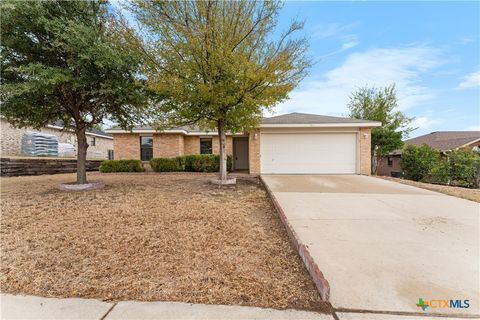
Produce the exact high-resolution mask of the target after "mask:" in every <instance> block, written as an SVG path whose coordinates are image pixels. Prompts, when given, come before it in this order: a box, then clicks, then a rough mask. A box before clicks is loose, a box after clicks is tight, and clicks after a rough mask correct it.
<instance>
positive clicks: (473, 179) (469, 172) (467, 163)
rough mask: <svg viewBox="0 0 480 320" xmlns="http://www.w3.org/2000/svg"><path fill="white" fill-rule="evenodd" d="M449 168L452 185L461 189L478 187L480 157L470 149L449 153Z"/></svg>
mask: <svg viewBox="0 0 480 320" xmlns="http://www.w3.org/2000/svg"><path fill="white" fill-rule="evenodd" d="M447 156H448V167H449V174H450V180H451V184H453V185H457V186H461V187H468V188H472V187H476V186H477V182H478V169H479V162H480V160H479V159H480V156H478V155H476V154H475V153H474V152H472V151H470V150H468V149H458V150H454V151H451V152H449V153H448V155H447Z"/></svg>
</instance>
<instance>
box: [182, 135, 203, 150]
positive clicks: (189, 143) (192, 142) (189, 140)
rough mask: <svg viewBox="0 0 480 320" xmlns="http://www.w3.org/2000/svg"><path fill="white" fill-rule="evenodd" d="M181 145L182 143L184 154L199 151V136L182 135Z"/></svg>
mask: <svg viewBox="0 0 480 320" xmlns="http://www.w3.org/2000/svg"><path fill="white" fill-rule="evenodd" d="M183 145H184V150H185V151H184V152H185V154H199V153H200V137H199V136H185V137H183Z"/></svg>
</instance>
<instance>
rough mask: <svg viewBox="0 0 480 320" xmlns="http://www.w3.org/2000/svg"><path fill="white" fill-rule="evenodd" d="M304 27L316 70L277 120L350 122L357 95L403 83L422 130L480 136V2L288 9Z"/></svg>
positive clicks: (295, 5)
mask: <svg viewBox="0 0 480 320" xmlns="http://www.w3.org/2000/svg"><path fill="white" fill-rule="evenodd" d="M292 19H296V20H304V21H305V29H304V31H303V32H304V34H305V35H306V36H307V38H308V39H309V42H310V55H311V56H312V58H313V59H314V60H315V62H316V63H315V65H314V66H313V67H312V69H311V70H310V74H309V76H308V77H307V78H305V79H304V80H303V81H302V83H301V84H300V85H299V87H298V88H296V89H295V90H294V91H293V92H292V93H291V94H290V100H288V101H287V102H284V103H282V104H280V105H278V106H277V109H276V110H277V111H276V114H282V113H287V112H294V111H296V112H307V113H318V114H326V115H337V116H342V115H343V116H344V115H347V113H348V110H347V108H346V104H347V102H348V96H349V94H350V93H351V92H353V91H355V89H356V88H357V87H361V86H365V85H369V86H377V87H381V86H385V85H388V84H390V83H396V85H397V91H398V96H399V108H400V109H401V110H402V111H403V112H405V113H406V114H408V115H409V116H414V117H415V118H416V120H415V123H414V124H415V126H417V127H419V129H417V130H416V131H414V132H413V133H412V134H411V137H414V136H418V135H422V134H425V133H428V132H431V131H440V130H480V44H479V39H480V2H314V1H311V2H299V1H290V2H286V3H285V5H284V7H283V9H282V12H281V14H280V21H279V28H280V29H285V28H287V26H288V25H289V22H290V21H291V20H292Z"/></svg>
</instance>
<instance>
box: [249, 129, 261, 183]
mask: <svg viewBox="0 0 480 320" xmlns="http://www.w3.org/2000/svg"><path fill="white" fill-rule="evenodd" d="M248 166H249V168H250V174H260V129H255V130H253V131H252V132H250V134H249V136H248Z"/></svg>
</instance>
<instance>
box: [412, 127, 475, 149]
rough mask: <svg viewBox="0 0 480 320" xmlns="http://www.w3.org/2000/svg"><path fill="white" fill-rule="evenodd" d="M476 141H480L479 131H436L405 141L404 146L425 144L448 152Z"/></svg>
mask: <svg viewBox="0 0 480 320" xmlns="http://www.w3.org/2000/svg"><path fill="white" fill-rule="evenodd" d="M478 140H480V131H436V132H432V133H429V134H426V135H423V136H419V137H416V138H412V139H408V140H406V141H405V145H409V144H414V145H417V146H421V145H423V144H426V145H429V146H430V147H432V148H434V149H437V150H440V151H449V150H453V149H457V148H461V147H463V146H467V145H469V144H471V143H473V142H475V141H478Z"/></svg>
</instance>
